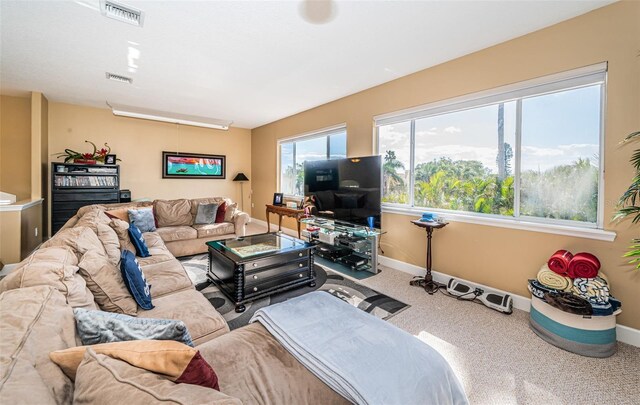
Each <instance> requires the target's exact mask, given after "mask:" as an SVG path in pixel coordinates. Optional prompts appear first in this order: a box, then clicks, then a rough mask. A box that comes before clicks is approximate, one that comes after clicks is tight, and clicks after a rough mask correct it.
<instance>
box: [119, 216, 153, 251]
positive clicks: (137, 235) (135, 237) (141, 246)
mask: <svg viewBox="0 0 640 405" xmlns="http://www.w3.org/2000/svg"><path fill="white" fill-rule="evenodd" d="M129 239H131V243H133V246H134V247H135V248H136V252H135V253H136V256H140V257H148V256H149V249H148V248H147V244H146V243H145V241H144V238H143V237H142V232H140V228H138V227H137V226H136V224H133V223H131V224H129ZM125 252H127V251H126V250H125V251H123V252H122V253H125ZM121 258H122V257H121Z"/></svg>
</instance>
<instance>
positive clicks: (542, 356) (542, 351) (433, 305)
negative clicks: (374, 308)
mask: <svg viewBox="0 0 640 405" xmlns="http://www.w3.org/2000/svg"><path fill="white" fill-rule="evenodd" d="M381 269H382V272H381V273H380V274H378V275H376V276H375V277H371V278H369V279H367V280H363V281H362V283H363V284H364V285H366V286H368V287H370V288H373V289H376V290H378V291H380V292H382V293H385V294H388V295H391V296H394V297H398V298H399V299H402V300H403V301H404V302H406V303H407V304H409V305H411V307H410V308H408V309H407V310H405V311H403V312H402V313H400V314H398V315H397V316H394V317H393V318H391V319H390V320H389V322H390V323H391V324H394V325H396V326H398V327H399V328H401V329H404V330H405V331H407V332H409V333H411V334H413V335H415V336H417V337H418V338H419V339H421V340H423V341H424V342H426V343H428V344H429V345H431V346H432V347H434V348H435V349H436V350H438V351H439V352H440V353H441V354H442V355H443V356H444V357H445V358H446V359H447V360H448V361H449V364H451V366H452V367H453V369H454V370H455V372H456V373H457V375H458V377H459V378H460V380H461V381H462V383H463V385H464V387H465V390H466V392H467V395H468V397H469V400H470V402H471V403H472V404H582V405H585V404H625V405H626V404H636V405H637V404H640V348H638V347H634V346H630V345H627V344H624V343H618V351H617V353H616V354H615V355H613V356H611V357H608V358H605V359H596V358H590V357H583V356H579V355H577V354H573V353H570V352H567V351H564V350H562V349H559V348H557V347H555V346H552V345H550V344H548V343H546V342H545V341H543V340H542V339H540V338H539V337H538V336H537V335H535V334H534V333H533V332H532V331H531V330H530V329H529V323H528V322H529V314H528V313H526V312H524V311H520V310H517V309H514V311H513V314H511V315H505V314H502V313H499V312H496V311H494V310H491V309H489V308H487V307H485V306H484V305H481V304H476V303H472V302H462V301H457V300H455V299H453V298H450V297H447V296H445V295H444V294H440V293H438V294H434V295H428V294H426V293H425V292H424V290H422V289H420V288H417V287H411V286H409V281H410V280H411V278H412V276H411V275H409V274H406V273H403V272H400V271H397V270H393V269H389V268H385V267H381Z"/></svg>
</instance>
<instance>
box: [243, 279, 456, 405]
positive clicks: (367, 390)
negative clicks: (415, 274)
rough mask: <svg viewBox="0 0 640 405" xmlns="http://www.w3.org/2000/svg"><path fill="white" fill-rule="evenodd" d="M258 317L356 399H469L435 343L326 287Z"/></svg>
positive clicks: (372, 402)
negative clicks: (369, 311) (357, 306)
mask: <svg viewBox="0 0 640 405" xmlns="http://www.w3.org/2000/svg"><path fill="white" fill-rule="evenodd" d="M255 321H258V322H260V323H261V324H262V325H264V327H265V328H266V329H267V330H268V331H269V332H270V333H271V334H272V335H273V336H274V337H275V338H276V339H277V340H278V341H279V342H280V343H281V344H282V345H283V346H284V347H285V348H286V349H287V350H288V351H289V352H290V353H291V354H292V355H293V356H295V357H296V359H298V361H300V362H301V363H302V364H304V366H305V367H307V368H308V369H309V371H311V372H312V373H313V374H315V375H316V376H317V377H318V378H320V379H321V380H322V381H323V382H324V383H326V384H327V385H328V386H330V387H331V388H332V389H333V390H334V391H336V392H337V393H339V394H340V395H342V396H343V397H345V398H346V399H348V400H349V401H351V402H353V403H356V404H368V405H378V404H380V405H383V404H384V405H391V404H399V405H409V404H439V405H441V404H468V399H467V397H466V395H465V393H464V389H463V388H462V384H460V381H459V380H458V378H457V377H456V375H455V374H454V373H453V370H452V369H451V367H450V366H449V364H448V363H447V361H446V360H445V359H444V358H443V357H442V356H441V355H440V354H439V353H438V352H437V351H436V350H434V349H433V348H432V347H431V346H429V345H427V344H426V343H424V342H422V341H420V340H418V339H417V338H416V337H414V336H412V335H410V334H409V333H406V332H404V331H403V330H401V329H398V328H396V327H395V326H393V325H391V324H389V323H387V322H385V321H382V320H380V319H378V318H376V317H374V316H372V315H370V314H368V313H366V312H364V311H362V310H360V309H357V308H355V307H353V306H351V305H349V304H347V303H345V302H343V301H342V300H340V299H339V298H336V297H334V296H332V295H330V294H328V293H326V292H322V291H315V292H312V293H309V294H305V295H302V296H300V297H296V298H292V299H290V300H288V301H285V302H281V303H278V304H274V305H271V306H268V307H266V308H262V309H259V310H258V311H257V312H256V313H255V314H254V315H253V317H252V318H251V321H250V322H255Z"/></svg>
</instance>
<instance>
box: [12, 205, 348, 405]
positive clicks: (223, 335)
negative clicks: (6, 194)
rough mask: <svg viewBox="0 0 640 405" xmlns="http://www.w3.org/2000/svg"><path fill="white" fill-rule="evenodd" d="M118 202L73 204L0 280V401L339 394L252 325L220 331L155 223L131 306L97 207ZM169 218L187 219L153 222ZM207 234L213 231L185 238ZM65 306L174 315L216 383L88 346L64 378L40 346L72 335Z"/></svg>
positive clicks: (306, 399) (66, 342)
mask: <svg viewBox="0 0 640 405" xmlns="http://www.w3.org/2000/svg"><path fill="white" fill-rule="evenodd" d="M192 201H193V200H192ZM192 201H191V202H192ZM145 204H146V205H147V206H149V205H150V203H145ZM145 204H133V205H136V206H141V205H145ZM122 207H125V205H119V206H118V207H105V206H92V207H85V208H83V209H81V210H80V211H79V212H78V215H76V217H74V218H72V219H71V220H70V221H69V222H68V223H67V225H66V226H65V227H64V228H63V229H62V230H60V231H59V232H58V233H57V234H56V235H54V237H53V238H51V239H50V240H48V241H47V242H45V243H44V244H43V245H42V246H41V247H40V248H39V249H38V250H37V251H35V252H34V253H33V254H31V255H30V256H29V257H28V258H26V259H25V260H24V261H23V262H21V263H20V264H19V265H18V266H17V268H16V269H15V270H14V271H13V272H11V273H10V274H9V275H8V276H7V277H5V278H4V279H2V280H1V281H0V403H11V404H71V403H77V404H85V403H87V404H88V403H91V404H112V403H131V404H136V403H157V402H168V403H178V404H205V403H207V404H241V403H244V404H293V403H296V404H303V403H305V404H306V403H323V404H344V403H347V402H346V401H345V400H344V399H343V398H342V397H340V396H339V395H338V394H336V393H335V392H334V391H332V390H331V389H330V388H329V387H328V386H327V385H326V384H324V383H323V382H321V381H320V380H319V379H318V378H317V377H315V376H314V375H313V374H311V373H310V372H309V371H308V370H307V369H306V368H304V367H303V366H302V365H301V364H300V363H299V362H298V361H297V360H295V359H294V358H293V357H292V356H291V355H290V354H289V353H288V352H287V351H286V350H284V349H283V348H282V346H281V345H280V344H279V343H278V342H277V341H276V340H275V339H274V338H273V336H271V335H270V334H269V333H268V332H267V331H266V330H265V329H264V328H263V327H262V326H261V325H259V324H251V325H248V326H246V327H243V328H240V329H237V330H234V331H232V332H229V328H228V326H227V323H226V321H225V320H224V318H223V317H222V316H221V315H220V314H219V313H218V312H217V311H216V310H215V309H214V308H213V306H212V305H211V304H210V303H209V302H208V300H207V299H206V298H204V296H203V295H202V294H200V293H199V292H198V291H196V290H195V288H194V287H193V285H192V283H191V280H190V279H189V277H188V276H187V274H186V272H185V271H184V268H183V267H182V265H181V264H180V262H179V261H178V260H177V259H176V258H175V256H174V255H173V254H172V252H171V250H170V249H169V248H168V246H167V245H168V244H169V243H171V242H173V241H169V242H166V243H165V241H164V239H163V237H162V233H161V232H148V233H145V234H144V235H143V236H144V239H145V241H146V243H147V245H148V247H149V250H150V253H151V256H150V257H147V258H138V261H139V263H140V265H141V268H142V270H143V272H144V274H145V277H146V279H147V281H148V282H149V284H151V286H152V287H151V295H152V298H153V304H154V305H155V308H153V309H151V310H148V311H145V310H142V309H140V308H138V306H137V305H136V303H135V301H134V300H133V298H132V297H131V295H130V294H129V293H128V291H127V290H126V287H125V286H124V282H123V280H122V276H121V274H120V270H119V267H118V262H117V261H118V259H119V252H120V248H121V246H122V245H123V244H124V243H123V241H122V240H121V239H119V238H118V234H117V232H116V231H115V229H114V227H113V226H112V225H113V224H114V223H116V222H117V221H119V220H117V219H112V218H110V217H108V216H107V215H106V214H105V211H107V210H108V209H109V208H122ZM241 215H242V214H239V215H238V213H234V215H232V217H231V219H232V220H233V219H237V220H238V222H236V223H234V224H233V226H234V228H235V227H238V226H241V227H243V226H244V224H245V223H246V220H245V219H242V218H239V217H240V216H241ZM184 220H185V221H186V218H185V219H184ZM169 226H171V227H182V226H186V225H168V226H165V227H163V226H161V227H160V228H159V229H160V230H161V229H162V228H166V227H169ZM194 229H196V228H194ZM173 231H175V232H178V229H173ZM191 235H193V233H191ZM196 235H197V230H196ZM216 236H220V237H221V236H223V235H216ZM225 236H227V237H228V234H227V235H225ZM165 237H166V236H165ZM209 237H214V236H212V235H207V236H206V237H203V238H195V239H194V240H199V239H208V238H209ZM182 240H185V241H186V239H182ZM198 243H202V244H204V242H203V241H201V240H200V241H199V242H198ZM187 245H188V244H187V243H186V242H185V243H184V244H183V245H180V246H181V248H180V249H178V250H179V251H181V252H184V251H187V249H186V248H184V246H187ZM183 248H184V249H183ZM195 250H196V249H195V247H193V248H191V250H188V251H189V252H192V251H195ZM74 307H82V308H87V309H101V310H105V311H110V312H118V313H124V314H128V315H133V316H137V317H146V318H163V319H175V320H182V321H183V322H184V323H185V324H186V326H187V328H188V329H189V332H190V334H191V337H192V339H193V342H194V344H195V346H196V348H197V349H198V350H199V351H200V353H201V354H202V356H203V357H204V358H205V359H206V360H207V361H208V362H209V364H211V365H212V366H213V368H214V370H215V371H216V373H217V374H218V378H219V382H220V390H221V391H220V392H219V391H215V390H213V389H210V388H203V387H200V386H196V385H190V384H176V383H174V382H172V381H169V380H167V379H165V378H164V377H162V376H160V375H157V374H154V373H151V372H147V371H144V370H142V369H139V368H136V367H133V366H131V365H129V364H128V363H126V362H123V361H120V360H117V359H114V358H110V357H107V356H104V355H100V354H96V353H94V352H93V351H92V350H87V351H86V354H85V356H84V359H83V361H82V363H81V365H80V367H79V368H78V371H77V374H76V379H75V381H72V380H71V379H70V378H69V377H68V376H67V375H65V374H64V373H63V372H62V371H61V369H60V368H59V367H58V366H57V365H56V364H55V363H53V362H52V361H51V360H50V358H49V353H50V352H52V351H55V350H61V349H66V348H70V347H75V346H78V345H81V341H80V339H79V336H78V333H77V331H76V324H75V319H74V315H73V308H74Z"/></svg>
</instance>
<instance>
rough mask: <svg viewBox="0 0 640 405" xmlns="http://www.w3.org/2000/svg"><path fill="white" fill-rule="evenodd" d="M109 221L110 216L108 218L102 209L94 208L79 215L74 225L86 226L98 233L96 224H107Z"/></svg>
mask: <svg viewBox="0 0 640 405" xmlns="http://www.w3.org/2000/svg"><path fill="white" fill-rule="evenodd" d="M109 221H111V218H109V217H108V216H107V214H105V213H104V211H102V210H100V209H94V210H92V211H89V212H87V213H86V214H84V215H83V216H82V217H80V219H79V220H78V222H77V223H76V226H86V227H88V228H91V230H92V231H93V232H95V233H96V234H98V224H100V223H102V224H108V223H109Z"/></svg>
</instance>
